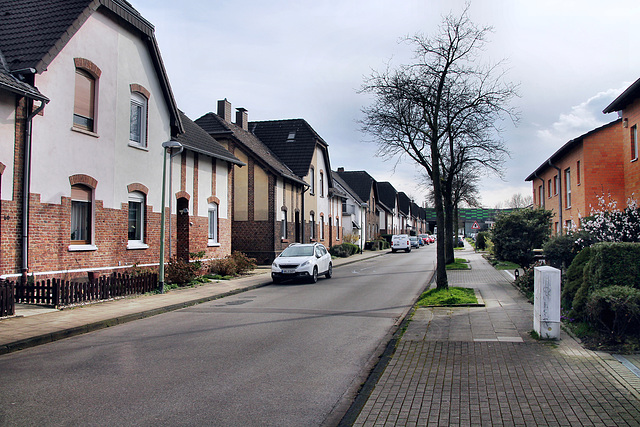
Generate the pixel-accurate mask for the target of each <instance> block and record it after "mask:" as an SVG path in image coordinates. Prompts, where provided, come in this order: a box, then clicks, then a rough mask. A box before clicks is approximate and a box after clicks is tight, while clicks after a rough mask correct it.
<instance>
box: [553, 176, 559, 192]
mask: <svg viewBox="0 0 640 427" xmlns="http://www.w3.org/2000/svg"><path fill="white" fill-rule="evenodd" d="M553 195H554V196H557V195H558V175H555V176H554V177H553Z"/></svg>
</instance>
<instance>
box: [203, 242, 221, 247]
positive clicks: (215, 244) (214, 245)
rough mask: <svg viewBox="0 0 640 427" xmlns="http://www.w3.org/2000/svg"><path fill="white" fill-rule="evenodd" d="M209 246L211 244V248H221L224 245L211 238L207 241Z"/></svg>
mask: <svg viewBox="0 0 640 427" xmlns="http://www.w3.org/2000/svg"><path fill="white" fill-rule="evenodd" d="M207 246H209V247H210V248H219V247H220V246H222V245H221V244H220V243H218V242H214V241H213V240H209V241H208V242H207Z"/></svg>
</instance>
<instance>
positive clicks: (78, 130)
mask: <svg viewBox="0 0 640 427" xmlns="http://www.w3.org/2000/svg"><path fill="white" fill-rule="evenodd" d="M71 130H72V131H73V132H78V133H81V134H83V135H88V136H92V137H94V138H100V135H98V134H97V133H95V132H91V131H90V130H86V129H82V128H78V127H75V126H72V127H71Z"/></svg>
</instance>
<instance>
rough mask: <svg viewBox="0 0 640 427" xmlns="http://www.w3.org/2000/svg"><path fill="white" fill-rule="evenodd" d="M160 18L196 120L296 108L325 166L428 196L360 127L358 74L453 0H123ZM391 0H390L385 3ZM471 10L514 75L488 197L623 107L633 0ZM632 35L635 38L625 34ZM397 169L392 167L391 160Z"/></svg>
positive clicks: (388, 56)
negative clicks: (320, 143) (320, 145)
mask: <svg viewBox="0 0 640 427" xmlns="http://www.w3.org/2000/svg"><path fill="white" fill-rule="evenodd" d="M129 1H130V2H131V3H132V4H133V6H134V7H136V9H138V11H139V12H140V13H141V14H142V15H143V16H144V17H145V18H146V19H148V20H149V21H151V23H152V24H154V25H155V28H156V37H157V39H158V42H159V44H160V50H161V52H162V57H163V60H164V63H165V66H166V68H167V72H168V74H169V79H170V82H171V86H172V88H173V92H174V95H175V97H176V100H177V102H178V106H179V108H180V109H182V110H183V111H184V112H185V113H186V114H187V116H189V117H190V118H191V119H194V120H195V119H197V118H198V117H200V116H201V115H203V114H205V113H207V112H210V111H213V112H215V111H216V101H217V100H219V99H223V98H227V99H228V100H229V102H231V104H232V106H233V107H234V108H236V107H244V108H246V109H247V110H248V111H249V120H276V119H290V118H303V119H305V120H306V121H307V122H308V123H309V124H310V125H311V126H312V127H313V128H314V129H315V130H316V132H318V134H319V135H320V136H321V137H322V138H323V139H324V140H325V141H326V142H327V143H328V144H329V154H330V159H331V166H332V168H333V169H334V170H335V169H337V168H338V167H340V166H343V167H344V168H345V169H347V170H366V171H367V172H369V173H370V174H371V175H372V176H373V177H374V178H375V179H376V180H378V181H390V182H391V183H392V184H393V185H394V186H395V187H396V190H398V191H404V192H405V193H407V194H409V195H411V196H412V197H414V198H415V200H416V202H418V203H421V202H422V201H423V200H424V189H421V188H419V187H418V186H417V183H418V181H419V179H420V178H419V177H420V174H421V172H420V169H418V168H416V167H414V166H413V165H412V164H411V163H409V162H408V161H406V162H403V163H400V164H399V165H397V166H396V163H397V162H396V160H397V159H386V161H385V159H381V158H378V157H376V156H375V152H376V145H375V144H374V143H371V142H368V141H369V140H370V139H371V138H370V136H368V135H365V134H363V133H362V132H360V130H359V125H358V119H359V118H360V117H361V114H362V113H361V109H362V107H363V106H365V105H367V104H368V103H369V102H370V99H368V97H367V96H366V95H363V94H359V93H358V89H359V88H360V87H361V85H362V82H363V79H364V77H365V76H368V75H370V74H371V71H372V70H382V69H383V68H384V67H385V66H386V64H387V63H389V62H390V63H391V64H395V65H399V64H401V63H407V62H408V61H410V60H411V56H412V50H411V47H410V46H409V45H407V44H406V43H400V40H401V38H402V37H403V36H407V35H414V34H416V33H423V34H425V35H431V34H434V32H435V31H436V29H437V26H438V25H439V24H440V23H441V21H442V16H443V15H446V14H448V13H450V12H453V13H454V14H459V13H460V12H461V10H462V8H463V7H464V2H463V1H459V0H454V1H451V0H428V1H426V0H403V1H399V2H391V1H389V0H384V1H383V0H356V1H353V0H324V1H317V0H316V1H307V0H295V1H293V0H272V1H261V0H244V1H221V0H218V1H214V0H182V1H179V2H178V1H175V0H129ZM392 3H393V4H392ZM469 16H470V18H471V20H472V21H474V22H475V23H476V24H477V25H482V26H492V27H493V30H494V32H493V33H492V34H491V35H490V38H489V44H488V46H487V49H486V51H485V60H486V61H488V62H496V61H499V60H502V59H506V60H507V63H508V67H509V72H508V75H507V76H508V79H509V80H510V81H512V82H514V83H518V84H519V85H520V90H519V92H520V94H521V97H520V98H518V99H517V100H515V101H514V105H515V106H516V107H518V108H519V110H520V114H521V115H520V121H519V123H518V124H517V126H514V125H513V124H511V123H508V124H507V125H505V132H504V134H503V138H504V140H505V143H506V145H507V147H508V149H509V150H510V152H511V158H510V159H509V160H508V161H507V163H506V170H505V176H504V179H503V180H501V179H500V178H496V177H487V178H485V179H484V180H483V181H482V186H481V187H482V188H481V194H480V196H481V201H482V203H483V205H484V206H486V207H494V206H495V205H496V204H498V203H500V202H504V201H505V200H507V199H508V198H509V197H511V196H512V195H513V194H515V193H522V194H523V195H527V196H529V195H531V193H532V190H531V184H530V183H525V182H524V179H525V178H526V177H527V176H528V175H529V174H530V173H531V172H533V171H534V170H535V169H536V168H537V167H538V166H539V165H540V164H542V162H544V161H545V160H546V159H547V158H549V157H550V156H551V155H552V154H553V153H554V152H555V151H556V150H557V149H558V148H560V146H562V145H563V144H564V143H565V142H567V141H569V140H570V139H573V138H575V137H577V136H580V135H582V134H583V133H585V132H588V131H589V130H591V129H593V128H595V127H598V126H600V125H602V124H604V123H608V122H610V121H613V120H615V119H616V118H617V116H616V115H615V114H613V115H611V114H610V115H604V114H602V110H603V109H604V107H606V106H607V105H608V104H609V103H610V102H611V101H612V100H613V99H614V98H615V97H616V96H618V95H619V94H620V93H621V92H622V91H623V90H624V89H625V88H626V87H628V86H629V85H630V84H631V83H633V82H634V81H635V80H636V79H638V78H639V77H640V73H639V71H640V55H638V54H637V52H635V51H632V49H631V46H632V45H633V46H634V47H635V46H637V40H638V35H637V34H638V28H637V19H638V17H640V2H638V1H637V0H610V1H602V0H564V1H557V0H536V1H524V0H522V1H521V0H474V1H472V2H471V7H470V10H469ZM632 40H633V41H635V43H631V41H632ZM394 166H396V167H395V170H394Z"/></svg>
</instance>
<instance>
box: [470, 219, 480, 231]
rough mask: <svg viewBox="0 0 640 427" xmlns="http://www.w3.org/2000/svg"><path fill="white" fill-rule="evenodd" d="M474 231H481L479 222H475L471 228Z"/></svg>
mask: <svg viewBox="0 0 640 427" xmlns="http://www.w3.org/2000/svg"><path fill="white" fill-rule="evenodd" d="M471 229H472V230H480V225H479V224H478V221H474V222H473V225H472V226H471Z"/></svg>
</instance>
